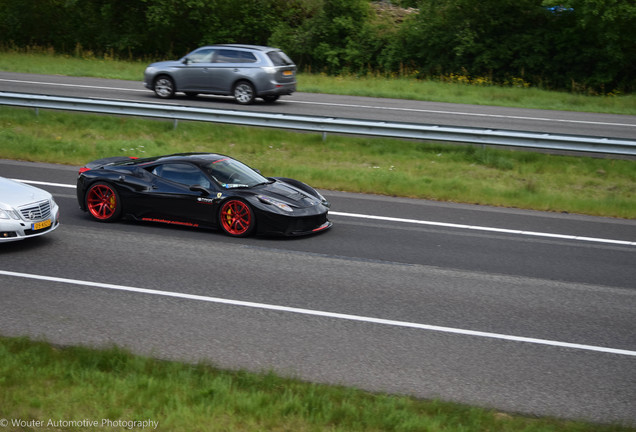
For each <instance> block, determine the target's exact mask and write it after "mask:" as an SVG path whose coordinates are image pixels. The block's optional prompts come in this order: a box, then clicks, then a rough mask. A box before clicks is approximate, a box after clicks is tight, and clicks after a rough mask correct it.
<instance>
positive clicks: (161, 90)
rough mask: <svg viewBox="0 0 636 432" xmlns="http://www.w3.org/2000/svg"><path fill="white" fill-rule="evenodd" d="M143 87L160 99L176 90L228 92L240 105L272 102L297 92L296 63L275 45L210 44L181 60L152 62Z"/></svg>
mask: <svg viewBox="0 0 636 432" xmlns="http://www.w3.org/2000/svg"><path fill="white" fill-rule="evenodd" d="M144 86H146V87H147V88H149V89H150V90H154V92H155V94H156V95H157V96H159V97H160V98H171V97H173V96H174V94H175V93H176V92H183V93H185V94H186V95H187V96H190V97H194V96H196V95H198V94H199V93H208V94H218V95H231V96H234V99H236V101H237V102H238V103H240V104H244V105H246V104H251V103H252V102H254V99H255V98H257V97H260V98H263V99H264V100H265V102H274V101H276V100H277V99H278V98H279V97H280V96H281V95H289V94H292V93H293V92H294V91H296V65H295V64H294V62H292V61H291V60H290V58H289V57H287V55H286V54H285V53H284V52H282V51H281V50H279V49H278V48H272V47H265V46H256V45H234V44H228V45H211V46H204V47H201V48H198V49H196V50H194V51H192V52H191V53H190V54H188V55H186V56H185V57H183V58H182V59H180V60H171V61H163V62H159V63H152V64H151V65H150V66H148V67H147V68H146V71H145V72H144Z"/></svg>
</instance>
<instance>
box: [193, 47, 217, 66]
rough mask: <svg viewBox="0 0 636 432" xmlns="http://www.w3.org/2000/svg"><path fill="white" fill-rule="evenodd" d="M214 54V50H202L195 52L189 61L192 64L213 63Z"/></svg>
mask: <svg viewBox="0 0 636 432" xmlns="http://www.w3.org/2000/svg"><path fill="white" fill-rule="evenodd" d="M213 54H214V49H211V48H206V49H202V50H198V51H195V52H193V53H192V54H190V55H189V56H188V60H189V61H190V62H191V63H210V62H212V55H213Z"/></svg>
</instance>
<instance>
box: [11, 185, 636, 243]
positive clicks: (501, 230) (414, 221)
mask: <svg viewBox="0 0 636 432" xmlns="http://www.w3.org/2000/svg"><path fill="white" fill-rule="evenodd" d="M11 180H14V181H17V182H21V183H32V184H37V185H44V186H57V187H65V188H75V186H74V185H65V184H61V183H49V182H41V181H34V180H22V179H11ZM329 214H330V215H333V216H343V217H352V218H359V219H371V220H380V221H385V222H399V223H410V224H418V225H430V226H439V227H445V228H456V229H468V230H474V231H488V232H496V233H504V234H517V235H525V236H534V237H549V238H556V239H561V240H575V241H586V242H595V243H608V244H615V245H624V246H636V242H633V241H627V240H614V239H604V238H595V237H584V236H575V235H568V234H552V233H544V232H535V231H524V230H513V229H506V228H494V227H485V226H478V225H463V224H454V223H447V222H434V221H425V220H419V219H402V218H395V217H388V216H373V215H365V214H359V213H343V212H335V211H330V212H329Z"/></svg>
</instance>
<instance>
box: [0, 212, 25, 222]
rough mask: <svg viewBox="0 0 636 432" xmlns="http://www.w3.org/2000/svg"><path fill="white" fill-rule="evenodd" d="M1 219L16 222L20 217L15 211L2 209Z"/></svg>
mask: <svg viewBox="0 0 636 432" xmlns="http://www.w3.org/2000/svg"><path fill="white" fill-rule="evenodd" d="M0 219H16V220H19V219H20V216H19V215H18V214H17V213H16V212H15V210H3V209H0Z"/></svg>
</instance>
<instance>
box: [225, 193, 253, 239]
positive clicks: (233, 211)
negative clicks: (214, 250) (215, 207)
mask: <svg viewBox="0 0 636 432" xmlns="http://www.w3.org/2000/svg"><path fill="white" fill-rule="evenodd" d="M219 225H220V226H221V229H222V230H223V232H224V233H226V234H227V235H230V236H232V237H245V236H247V235H249V234H251V233H252V231H254V228H255V227H256V219H255V218H254V211H253V210H252V208H251V207H250V205H249V204H248V203H246V202H245V201H243V200H240V199H229V200H227V201H226V202H224V203H223V205H222V206H221V210H219Z"/></svg>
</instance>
